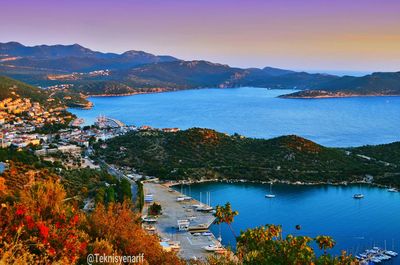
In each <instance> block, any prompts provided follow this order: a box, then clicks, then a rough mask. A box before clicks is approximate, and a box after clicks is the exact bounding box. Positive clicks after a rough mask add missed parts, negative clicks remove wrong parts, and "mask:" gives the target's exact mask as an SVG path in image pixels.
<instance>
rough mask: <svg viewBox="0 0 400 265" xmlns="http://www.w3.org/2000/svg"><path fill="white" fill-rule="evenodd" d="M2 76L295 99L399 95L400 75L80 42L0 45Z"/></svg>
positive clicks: (115, 88) (109, 89)
mask: <svg viewBox="0 0 400 265" xmlns="http://www.w3.org/2000/svg"><path fill="white" fill-rule="evenodd" d="M0 75H6V76H10V77H12V78H16V79H18V80H21V81H24V82H27V83H29V84H32V85H37V86H51V85H57V84H66V83H68V84H72V86H71V89H72V90H74V91H75V92H79V93H83V94H85V95H102V94H115V95H118V94H134V93H150V92H160V91H171V90H180V89H191V88H206V87H220V88H227V87H242V86H253V87H266V88H271V89H298V90H302V91H300V92H297V93H294V94H290V95H286V97H293V98H298V97H300V98H304V97H305V98H311V97H335V96H355V95H400V77H399V76H400V72H398V73H374V74H372V75H367V76H364V77H352V76H345V77H339V76H335V75H327V74H310V73H306V72H295V71H290V70H284V69H278V68H272V67H265V68H263V69H259V68H247V69H242V68H235V67H230V66H228V65H223V64H217V63H211V62H207V61H202V60H198V61H184V60H180V59H177V58H175V57H172V56H157V55H153V54H150V53H146V52H143V51H127V52H124V53H122V54H116V53H102V52H97V51H92V50H90V49H88V48H85V47H82V46H80V45H78V44H74V45H53V46H48V45H40V46H33V47H27V46H24V45H22V44H20V43H17V42H8V43H0Z"/></svg>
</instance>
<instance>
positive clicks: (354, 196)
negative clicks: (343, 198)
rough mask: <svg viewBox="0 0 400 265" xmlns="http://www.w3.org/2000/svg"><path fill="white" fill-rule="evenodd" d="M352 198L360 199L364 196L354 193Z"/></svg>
mask: <svg viewBox="0 0 400 265" xmlns="http://www.w3.org/2000/svg"><path fill="white" fill-rule="evenodd" d="M360 191H361V184H360ZM353 198H354V199H362V198H364V194H362V193H356V194H354V195H353Z"/></svg>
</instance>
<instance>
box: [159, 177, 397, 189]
mask: <svg viewBox="0 0 400 265" xmlns="http://www.w3.org/2000/svg"><path fill="white" fill-rule="evenodd" d="M207 182H223V183H253V184H268V183H271V182H272V183H279V184H286V185H295V186H317V185H330V186H347V185H357V184H368V185H371V186H374V187H377V188H382V189H388V188H390V187H389V186H386V185H382V184H379V183H374V182H367V181H343V182H325V181H319V182H302V181H289V180H278V179H274V180H272V181H261V180H247V179H227V178H224V179H200V180H182V181H173V180H167V181H166V182H165V183H163V185H165V186H167V187H174V186H178V185H191V184H201V183H207Z"/></svg>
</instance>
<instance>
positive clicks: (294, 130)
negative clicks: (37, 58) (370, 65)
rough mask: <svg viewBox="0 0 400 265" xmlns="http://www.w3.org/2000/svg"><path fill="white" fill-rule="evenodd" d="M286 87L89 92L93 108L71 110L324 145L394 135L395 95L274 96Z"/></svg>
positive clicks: (399, 100) (398, 123)
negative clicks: (97, 94) (299, 138)
mask: <svg viewBox="0 0 400 265" xmlns="http://www.w3.org/2000/svg"><path fill="white" fill-rule="evenodd" d="M289 92H291V91H290V90H289V91H288V90H267V89H263V88H237V89H203V90H187V91H180V92H171V93H161V94H147V95H136V96H126V97H95V98H90V100H91V101H92V102H93V103H94V105H95V106H94V108H93V109H91V110H77V109H71V112H73V113H75V114H77V115H78V116H79V117H82V118H84V119H85V121H86V122H87V123H89V124H90V123H93V122H94V120H95V118H96V117H97V116H98V115H100V114H103V115H106V116H109V117H112V118H116V119H119V120H121V121H122V122H124V123H127V124H134V125H137V126H141V125H150V126H153V127H157V128H164V127H179V128H181V129H186V128H191V127H205V128H212V129H215V130H218V131H221V132H226V133H235V132H237V133H239V134H242V135H245V136H248V137H257V138H272V137H277V136H281V135H287V134H297V135H300V136H303V137H305V138H307V139H310V140H313V141H316V142H317V143H320V144H323V145H327V146H359V145H365V144H379V143H388V142H393V141H399V140H400V97H360V98H341V99H314V100H309V99H280V98H277V96H278V95H281V94H285V93H289Z"/></svg>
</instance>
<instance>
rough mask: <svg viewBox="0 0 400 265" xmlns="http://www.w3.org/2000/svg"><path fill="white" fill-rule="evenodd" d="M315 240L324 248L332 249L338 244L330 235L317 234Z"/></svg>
mask: <svg viewBox="0 0 400 265" xmlns="http://www.w3.org/2000/svg"><path fill="white" fill-rule="evenodd" d="M315 241H316V242H317V244H318V247H319V248H320V249H323V250H327V249H331V248H333V247H334V246H335V244H336V242H335V241H334V240H333V239H332V237H330V236H317V237H316V238H315Z"/></svg>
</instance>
